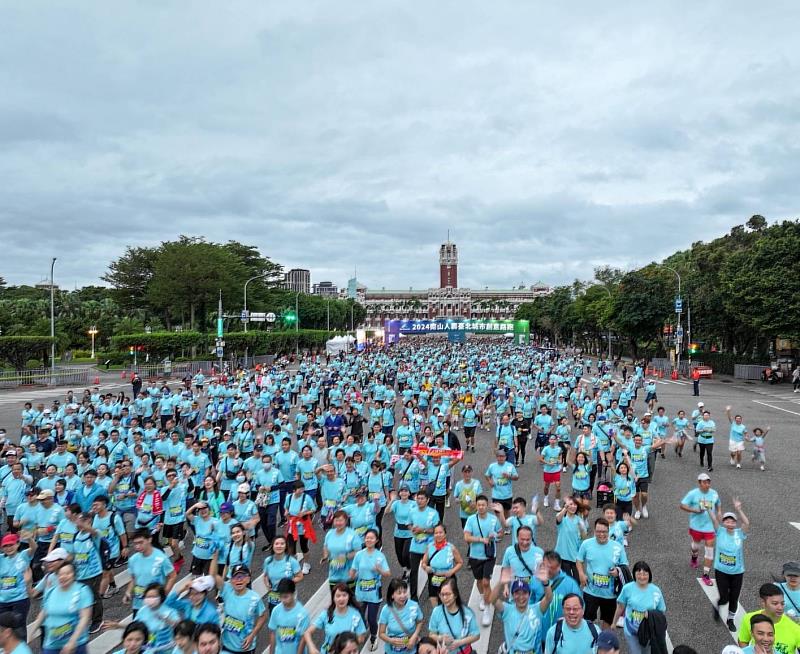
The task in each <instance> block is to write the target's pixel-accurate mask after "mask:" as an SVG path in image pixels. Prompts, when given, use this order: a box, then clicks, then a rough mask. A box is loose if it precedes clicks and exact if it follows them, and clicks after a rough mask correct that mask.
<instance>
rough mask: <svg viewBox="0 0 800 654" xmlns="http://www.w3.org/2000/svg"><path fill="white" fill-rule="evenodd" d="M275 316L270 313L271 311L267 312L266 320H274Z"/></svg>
mask: <svg viewBox="0 0 800 654" xmlns="http://www.w3.org/2000/svg"><path fill="white" fill-rule="evenodd" d="M275 318H276V316H275V314H274V313H272V311H270V312H269V313H268V314H267V322H275Z"/></svg>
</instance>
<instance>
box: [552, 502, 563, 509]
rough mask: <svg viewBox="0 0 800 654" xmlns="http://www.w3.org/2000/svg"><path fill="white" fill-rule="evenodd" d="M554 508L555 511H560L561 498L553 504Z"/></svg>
mask: <svg viewBox="0 0 800 654" xmlns="http://www.w3.org/2000/svg"><path fill="white" fill-rule="evenodd" d="M553 510H554V511H560V510H561V501H560V500H556V503H555V504H554V505H553Z"/></svg>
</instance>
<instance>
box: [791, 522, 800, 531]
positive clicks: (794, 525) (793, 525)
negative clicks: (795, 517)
mask: <svg viewBox="0 0 800 654" xmlns="http://www.w3.org/2000/svg"><path fill="white" fill-rule="evenodd" d="M789 524H790V525H792V527H794V528H795V529H798V530H800V522H790V523H789Z"/></svg>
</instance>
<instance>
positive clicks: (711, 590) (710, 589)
mask: <svg viewBox="0 0 800 654" xmlns="http://www.w3.org/2000/svg"><path fill="white" fill-rule="evenodd" d="M697 583H698V584H700V588H701V589H702V590H703V593H705V596H706V597H707V598H708V601H709V602H711V606H713V607H716V606H717V602H718V601H719V591H718V590H717V584H716V582H715V583H714V585H713V586H706V585H705V584H704V583H703V579H702V577H697ZM745 613H746V611H745V610H744V607H743V606H742V602H741V600H740V601H739V606H738V607H737V611H736V615H734V616H733V624H735V625H736V631H735V632H730V631H728V627H726V626H725V623H724V622H722V623H721V624H722V628H723V629H725V631H727V632H728V635H729V636H730V637H731V638H732V639H733V642H734V643H736V644H738V641H737V640H736V634H738V633H739V626H740V625H741V624H742V618H743V617H744V614H745ZM726 619H727V618H726Z"/></svg>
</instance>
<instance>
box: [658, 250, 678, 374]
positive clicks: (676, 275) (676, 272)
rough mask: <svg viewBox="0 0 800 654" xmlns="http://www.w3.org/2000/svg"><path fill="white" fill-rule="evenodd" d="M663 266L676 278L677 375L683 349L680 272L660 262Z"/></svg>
mask: <svg viewBox="0 0 800 654" xmlns="http://www.w3.org/2000/svg"><path fill="white" fill-rule="evenodd" d="M660 265H661V266H662V267H663V268H666V269H667V270H671V271H672V272H673V273H674V274H675V277H677V278H678V298H677V299H676V300H675V313H677V314H678V329H677V331H676V332H675V362H676V364H675V367H676V369H677V370H678V375H680V374H681V350H682V349H683V327H682V326H681V315H682V313H683V298H682V297H681V274H680V273H679V272H678V271H677V270H675V268H672V267H670V266H667V265H664V264H663V263H662V264H660Z"/></svg>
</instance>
